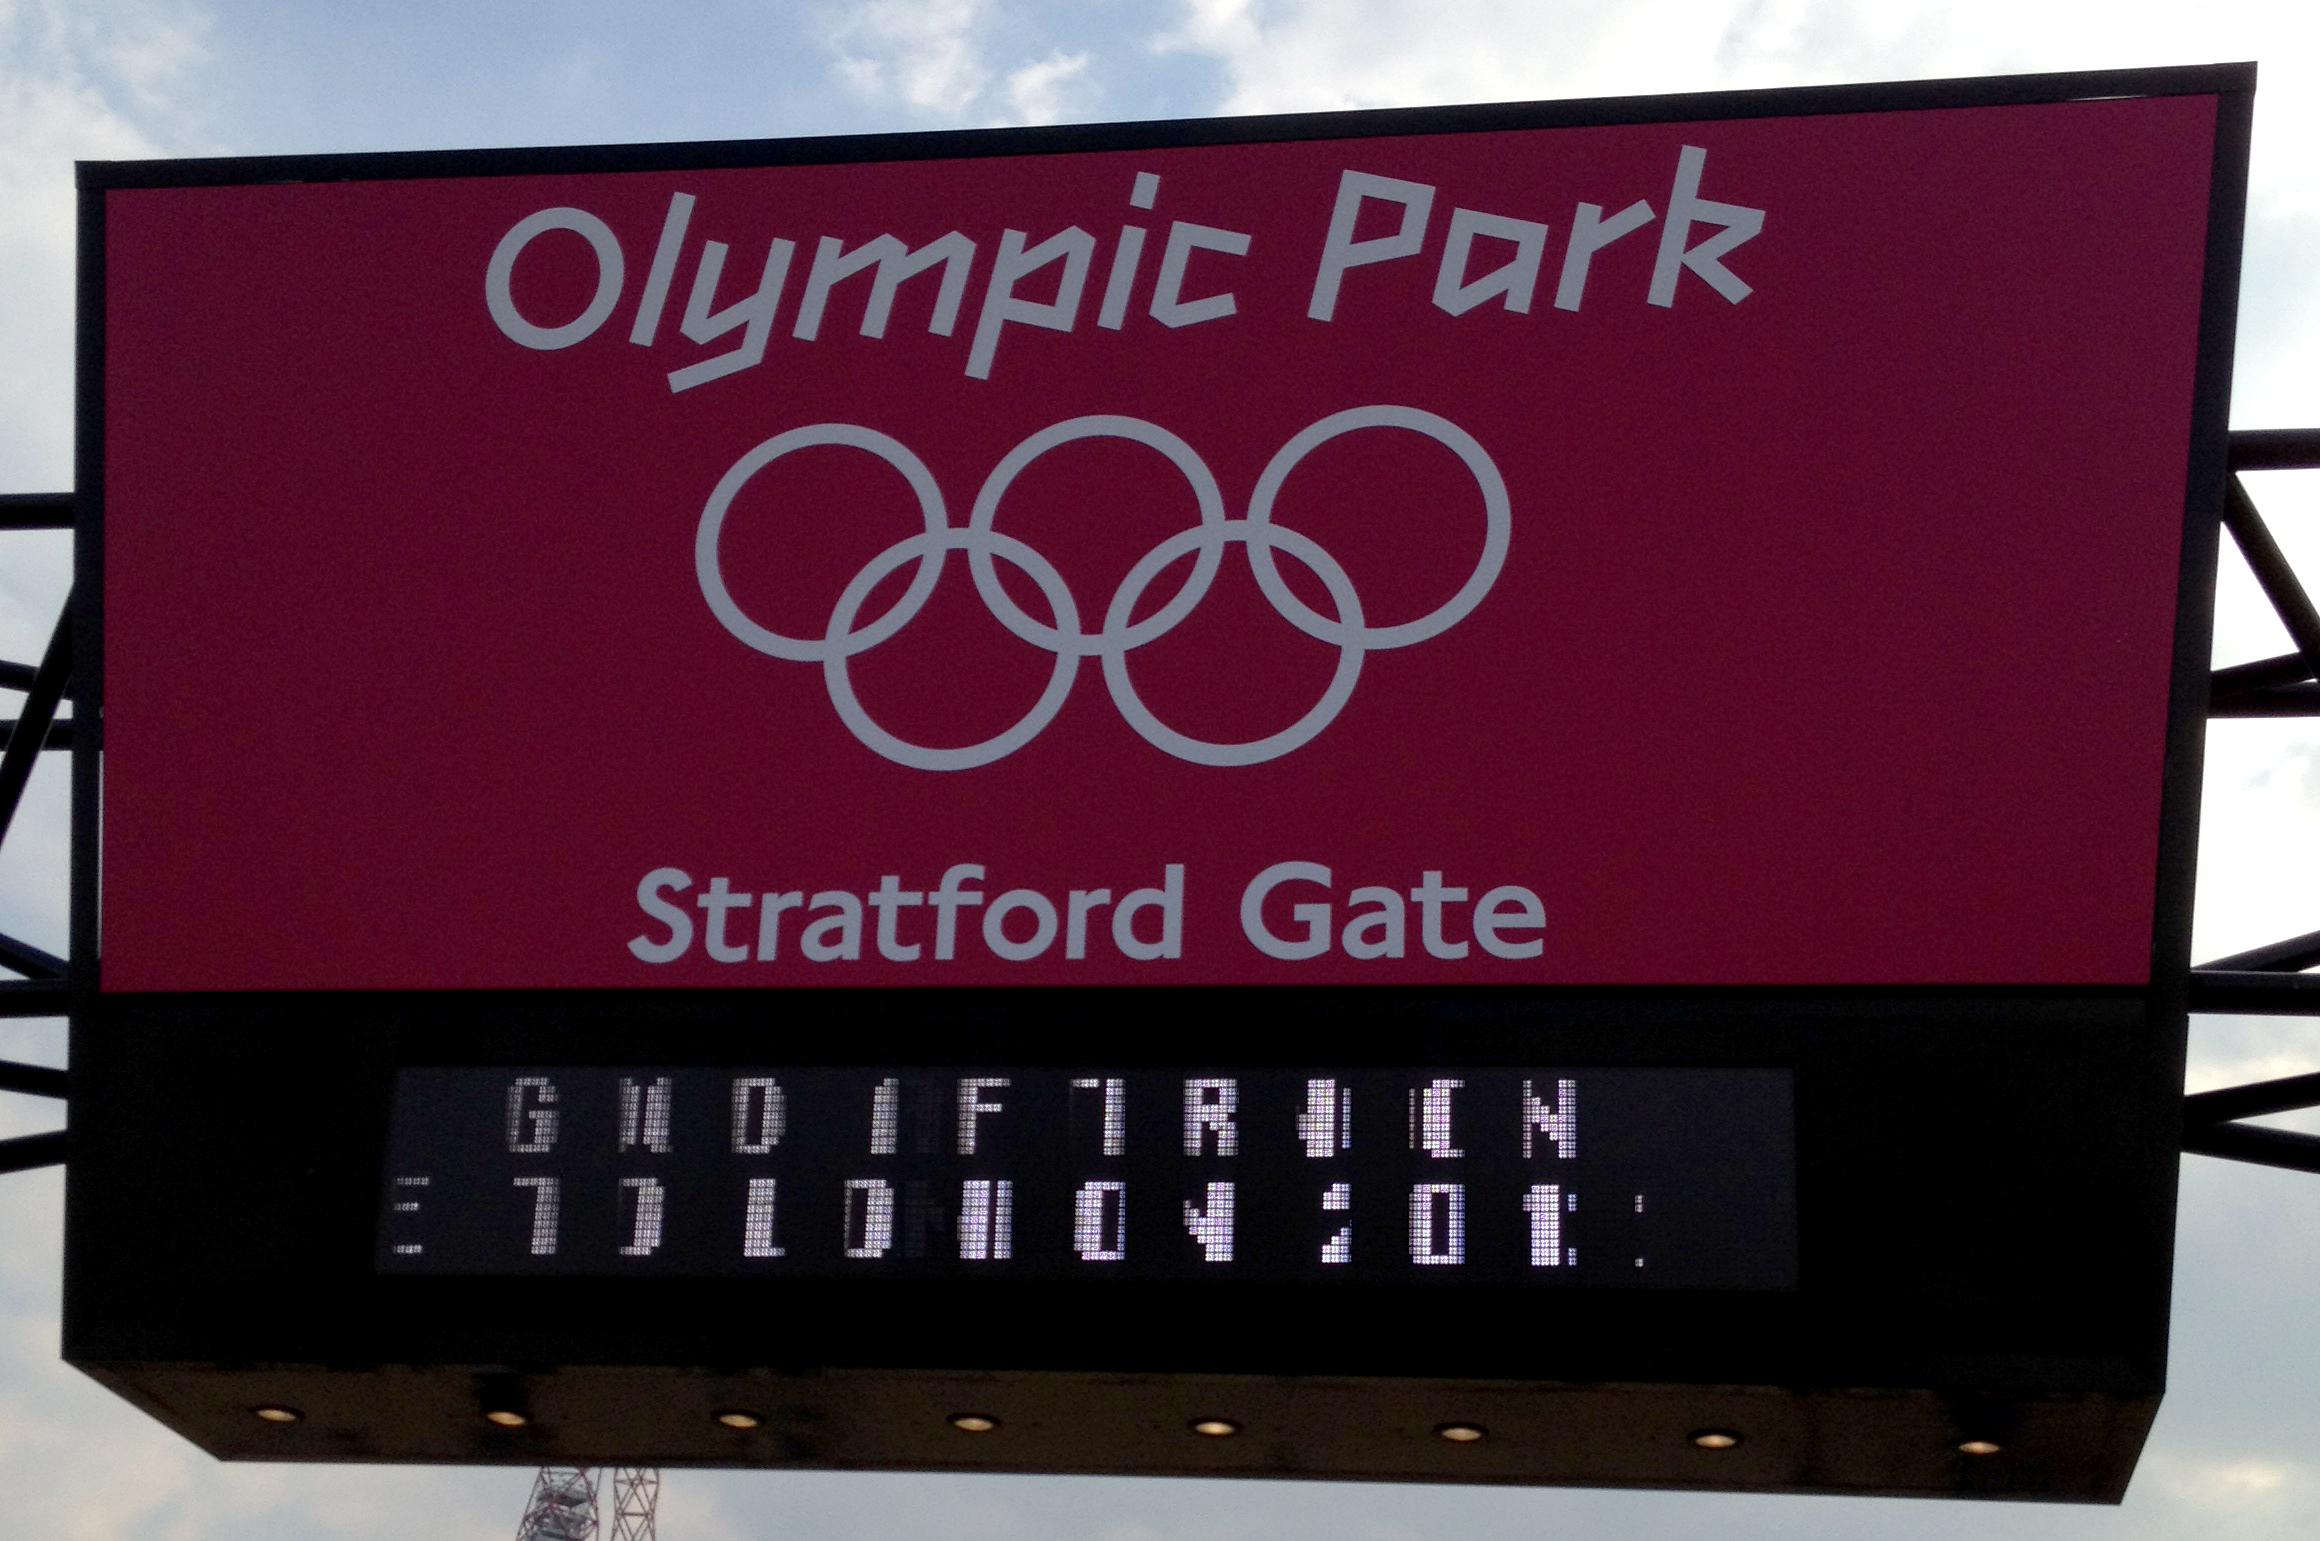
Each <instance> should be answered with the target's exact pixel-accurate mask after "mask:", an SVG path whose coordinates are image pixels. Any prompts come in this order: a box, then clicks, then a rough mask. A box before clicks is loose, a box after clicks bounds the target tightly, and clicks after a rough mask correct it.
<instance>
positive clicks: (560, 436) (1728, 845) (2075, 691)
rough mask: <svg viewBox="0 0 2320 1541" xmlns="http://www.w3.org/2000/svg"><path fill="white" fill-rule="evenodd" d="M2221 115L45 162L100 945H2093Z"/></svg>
mask: <svg viewBox="0 0 2320 1541" xmlns="http://www.w3.org/2000/svg"><path fill="white" fill-rule="evenodd" d="M2215 129H2216V102H2215V98H2214V97H2213V96H2180V97H2156V98H2142V99H2127V100H2094V101H2081V102H2070V103H2061V104H2049V105H2032V106H1999V107H1981V108H1959V109H1949V110H1939V111H1930V110H1929V111H1913V112H1898V111H1897V112H1886V113H1874V114H1843V115H1823V116H1799V117H1789V118H1780V117H1768V118H1764V117H1760V118H1746V119H1736V120H1732V121H1705V122H1699V121H1695V122H1685V123H1675V124H1661V125H1629V126H1612V127H1591V128H1563V129H1534V130H1522V131H1509V132H1468V133H1438V134H1411V135H1398V136H1388V137H1376V138H1332V139H1321V140H1303V141H1295V140H1292V141H1288V142H1272V143H1243V144H1223V145H1208V146H1193V147H1178V148H1155V149H1141V150H1120V151H1105V152H1100V153H1099V152H1088V153H1055V154H1017V155H1004V156H991V157H985V158H956V157H952V158H941V159H926V160H891V161H876V162H867V163H864V162H855V163H850V164H824V165H784V166H764V167H754V168H740V169H715V170H690V171H667V172H660V171H635V172H618V173H613V172H604V173H595V174H587V175H555V176H543V175H508V176H480V175H479V176H471V177H454V178H440V179H413V180H372V181H345V182H330V183H310V184H287V185H248V186H223V187H182V188H145V189H128V190H114V191H111V192H109V193H107V194H106V195H105V196H106V207H105V212H104V240H105V243H106V246H105V273H106V278H105V294H104V306H105V310H104V328H105V331H104V347H105V353H104V381H105V385H104V391H105V395H104V415H105V431H106V438H105V444H106V446H107V448H106V450H105V459H104V530H105V536H104V538H105V547H104V568H103V571H104V593H103V604H104V628H105V631H104V645H105V684H104V689H105V729H104V731H105V750H106V758H105V785H104V801H103V814H104V825H103V854H104V866H103V898H102V917H103V976H102V977H103V983H104V987H105V988H106V989H108V990H112V991H160V990H238V989H309V988H364V989H418V988H428V989H434V988H501V987H509V988H514V987H644V988H652V987H670V986H733V985H767V986H776V985H778V986H836V985H884V986H895V985H900V986H913V985H1006V984H1040V985H1062V984H1088V985H1132V984H1184V985H1192V984H1206V985H1215V984H1336V985H1343V984H1360V983H1374V984H1381V985H1427V986H1444V985H1462V984H1477V985H1482V984H1488V985H1509V984H1661V985H1681V984H1764V985H1817V984H1847V983H1851V984H1919V983H1944V982H1948V983H1973V984H2004V985H2021V984H2068V985H2081V986H2085V985H2135V984H2142V983H2145V982H2146V981H2148V979H2149V978H2150V968H2151V956H2152V935H2153V920H2152V917H2153V913H2154V905H2155V903H2156V893H2157V885H2158V867H2157V864H2158V849H2159V837H2160V793H2161V771H2162V756H2163V751H2164V748H2165V738H2166V729H2167V703H2168V687H2169V677H2170V669H2171V661H2172V658H2173V654H2174V649H2175V626H2176V614H2177V592H2176V589H2177V576H2178V571H2179V564H2180V559H2181V540H2182V530H2183V526H2184V506H2185V483H2186V475H2187V464H2188V456H2189V452H2190V447H2191V422H2192V385H2193V365H2194V353H2195V345H2196V341H2197V332H2198V325H2199V313H2200V297H2201V288H2202V282H2203V278H2204V274H2203V270H2202V262H2203V252H2204V250H2205V246H2206V239H2207V216H2208V206H2209V190H2208V182H2209V175H2210V168H2211V165H2212V163H2213V160H2214V142H2215Z"/></svg>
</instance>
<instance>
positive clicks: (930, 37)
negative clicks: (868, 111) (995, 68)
mask: <svg viewBox="0 0 2320 1541" xmlns="http://www.w3.org/2000/svg"><path fill="white" fill-rule="evenodd" d="M989 10H990V7H989V5H988V4H987V0H870V3H869V4H867V5H862V6H859V7H857V8H856V9H855V10H854V12H853V13H852V16H851V18H850V19H849V20H848V21H847V22H846V23H845V24H844V25H843V26H841V27H840V28H839V30H838V32H837V34H836V36H835V37H834V38H833V40H832V41H833V42H834V44H835V45H836V47H837V49H838V53H839V58H838V73H839V76H840V78H842V79H843V80H844V81H845V82H846V83H847V84H848V85H850V86H852V87H853V88H854V89H855V90H856V91H858V92H860V93H861V94H862V95H864V96H866V97H871V98H874V99H892V100H896V101H899V102H901V103H903V104H904V105H906V106H909V107H911V108H914V109H916V110H917V111H919V112H923V113H927V114H930V115H933V116H936V117H943V118H953V119H955V118H960V117H963V116H965V114H966V112H967V110H968V109H969V108H970V107H971V106H972V105H973V104H974V103H975V101H976V99H977V98H979V97H980V96H982V94H983V92H984V89H985V88H986V87H987V86H988V85H989V83H990V80H991V73H992V72H991V69H990V67H989V66H988V65H986V64H985V63H984V62H983V58H982V49H981V46H980V43H979V41H978V39H977V36H976V33H977V30H978V27H979V24H980V23H981V22H982V21H983V20H984V19H985V18H986V16H987V14H988V12H989Z"/></svg>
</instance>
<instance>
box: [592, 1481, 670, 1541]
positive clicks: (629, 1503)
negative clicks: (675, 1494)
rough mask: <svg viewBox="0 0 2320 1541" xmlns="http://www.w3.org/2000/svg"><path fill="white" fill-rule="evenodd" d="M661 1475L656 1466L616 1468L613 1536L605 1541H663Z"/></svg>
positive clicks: (613, 1487) (613, 1497)
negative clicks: (660, 1524) (659, 1513)
mask: <svg viewBox="0 0 2320 1541" xmlns="http://www.w3.org/2000/svg"><path fill="white" fill-rule="evenodd" d="M660 1506H661V1473H660V1468H659V1467H657V1466H616V1467H614V1468H613V1472H612V1534H611V1535H610V1536H609V1537H607V1538H606V1541H660V1530H659V1521H658V1520H657V1519H656V1518H655V1516H656V1514H657V1512H658V1511H659V1509H660Z"/></svg>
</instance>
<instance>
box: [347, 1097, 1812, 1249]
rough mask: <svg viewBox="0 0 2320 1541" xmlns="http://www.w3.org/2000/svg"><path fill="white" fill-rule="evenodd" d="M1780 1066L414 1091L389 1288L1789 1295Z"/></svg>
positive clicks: (395, 1156) (1789, 1148)
mask: <svg viewBox="0 0 2320 1541" xmlns="http://www.w3.org/2000/svg"><path fill="white" fill-rule="evenodd" d="M1792 1102H1793V1094H1792V1085H1791V1076H1790V1074H1789V1073H1788V1072H1787V1071H1782V1070H1691V1069H1596V1068H1584V1067H1582V1068H1560V1069H1557V1068H1532V1069H1502V1068H1490V1069H1473V1068H1464V1069H1456V1070H1377V1069H1359V1070H1328V1069H1316V1070H1312V1071H1293V1070H1278V1069H1264V1070H1228V1071H1219V1070H1213V1069H1194V1070H1155V1069H1125V1070H1122V1069H1110V1070H1100V1069H1099V1070H1055V1069H1022V1068H991V1069H981V1068H964V1069H955V1070H927V1069H920V1068H910V1069H899V1068H896V1069H879V1068H866V1069H829V1068H820V1067H814V1068H801V1069H780V1068H762V1067H754V1066H753V1067H746V1068H743V1067H734V1068H697V1067H687V1068H655V1067H630V1068H619V1067H533V1066H524V1067H505V1068H481V1067H462V1068H426V1069H407V1070H404V1071H402V1072H400V1073H399V1075H398V1077H397V1080H396V1087H395V1102H394V1113H393V1118H392V1125H391V1130H390V1134H389V1149H388V1157H387V1163H386V1171H385V1174H384V1177H385V1180H384V1194H383V1198H382V1207H381V1222H380V1231H379V1244H378V1266H379V1268H380V1270H381V1271H382V1272H387V1273H429V1274H470V1275H473V1274H524V1273H547V1274H609V1275H625V1274H634V1275H665V1276H679V1277H683V1276H704V1275H761V1276H764V1277H767V1278H780V1277H784V1276H820V1277H832V1276H835V1277H848V1276H853V1277H862V1278H875V1277H928V1278H954V1279H955V1278H966V1277H984V1278H1042V1279H1089V1280H1102V1279H1126V1278H1137V1279H1183V1280H1199V1279H1211V1280H1284V1279H1302V1280H1316V1281H1320V1280H1332V1279H1351V1280H1363V1281H1368V1282H1393V1283H1410V1282H1425V1283H1456V1282H1468V1283H1487V1284H1493V1285H1531V1286H1546V1287H1555V1286H1562V1287H1572V1286H1578V1287H1585V1288H1598V1289H1600V1288H1627V1289H1638V1288H1686V1289H1788V1288H1793V1287H1795V1283H1796V1180H1795V1135H1794V1115H1793V1110H1792Z"/></svg>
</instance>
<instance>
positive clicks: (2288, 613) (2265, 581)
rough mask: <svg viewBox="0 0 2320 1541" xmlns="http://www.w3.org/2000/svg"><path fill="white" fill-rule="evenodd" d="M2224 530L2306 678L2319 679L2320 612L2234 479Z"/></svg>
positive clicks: (2229, 487) (2226, 502)
mask: <svg viewBox="0 0 2320 1541" xmlns="http://www.w3.org/2000/svg"><path fill="white" fill-rule="evenodd" d="M2223 526H2224V528H2225V529H2227V530H2229V531H2231V538H2232V540H2233V541H2235V542H2236V543H2237V544H2238V546H2239V550H2240V555H2242V556H2244V557H2246V558H2247V564H2248V568H2249V570H2251V571H2252V572H2254V574H2255V575H2256V582H2257V583H2259V584H2261V585H2262V586H2263V590H2264V597H2265V598H2266V599H2269V600H2270V601H2271V602H2272V609H2273V610H2274V611H2276V612H2277V613H2278V614H2279V617H2280V624H2281V625H2283V626H2285V627H2287V628H2288V636H2289V637H2290V638H2291V639H2292V640H2293V641H2294V642H2295V644H2296V651H2297V652H2299V653H2301V654H2302V655H2303V656H2304V665H2305V670H2306V673H2307V676H2308V677H2309V676H2320V611H2316V610H2314V609H2313V608H2312V600H2311V596H2309V595H2307V594H2306V593H2305V592H2304V585H2303V584H2302V583H2300V582H2298V581H2297V579H2296V572H2295V569H2294V568H2292V567H2290V566H2289V565H2288V559H2287V557H2286V556H2285V555H2283V554H2282V553H2281V551H2280V545H2279V542H2277V541H2275V540H2273V539H2272V532H2271V531H2270V530H2269V529H2267V528H2265V526H2264V519H2263V515H2261V514H2259V513H2257V512H2256V505H2255V500H2254V499H2253V498H2251V497H2249V496H2248V493H2247V488H2246V486H2244V485H2243V484H2242V483H2241V481H2240V479H2239V478H2238V477H2237V476H2234V477H2233V478H2232V479H2231V480H2230V482H2229V483H2227V484H2226V485H2225V487H2224V496H2223Z"/></svg>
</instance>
